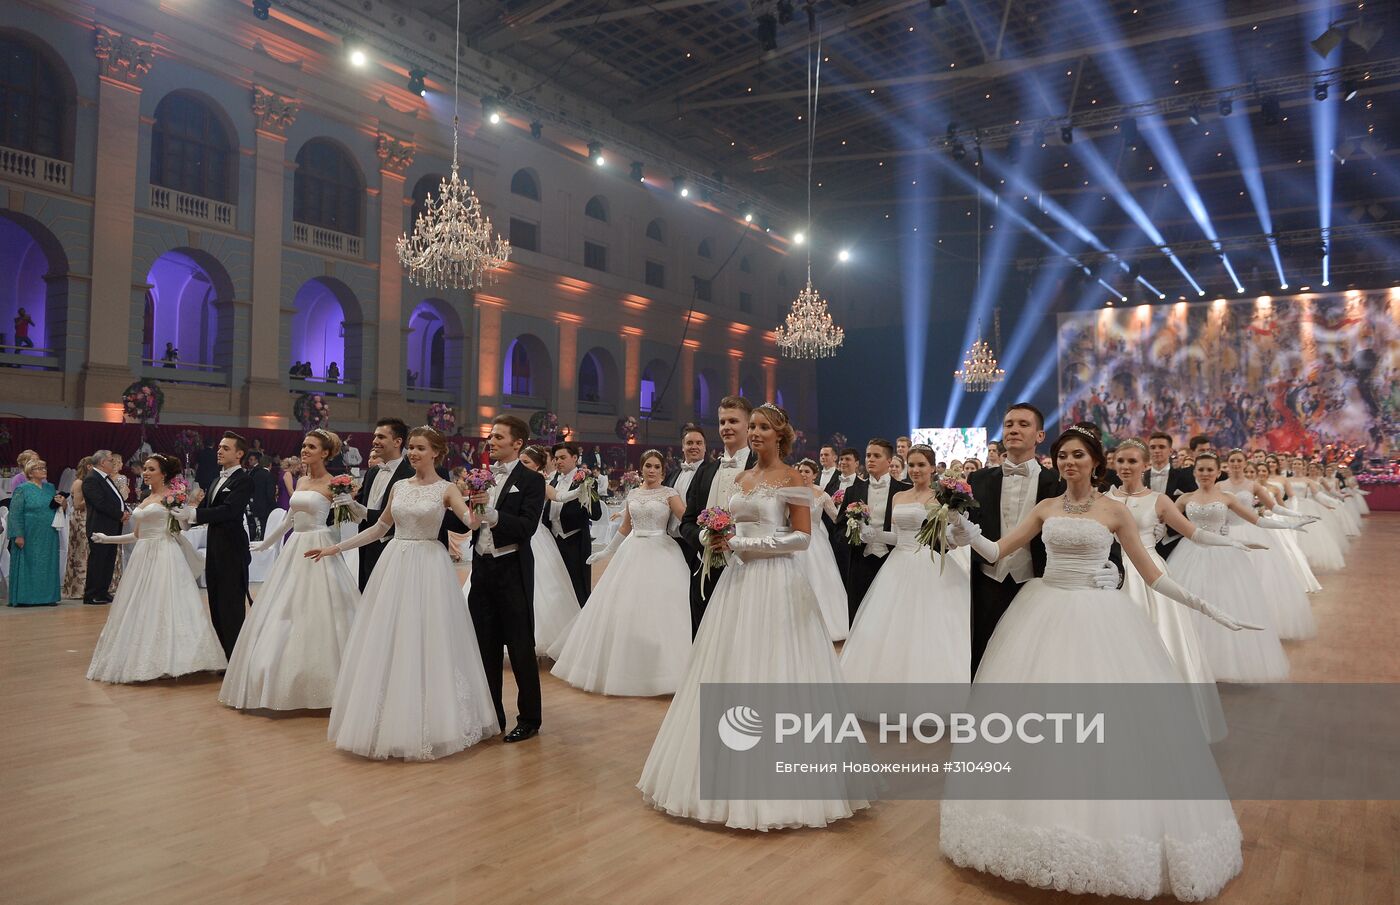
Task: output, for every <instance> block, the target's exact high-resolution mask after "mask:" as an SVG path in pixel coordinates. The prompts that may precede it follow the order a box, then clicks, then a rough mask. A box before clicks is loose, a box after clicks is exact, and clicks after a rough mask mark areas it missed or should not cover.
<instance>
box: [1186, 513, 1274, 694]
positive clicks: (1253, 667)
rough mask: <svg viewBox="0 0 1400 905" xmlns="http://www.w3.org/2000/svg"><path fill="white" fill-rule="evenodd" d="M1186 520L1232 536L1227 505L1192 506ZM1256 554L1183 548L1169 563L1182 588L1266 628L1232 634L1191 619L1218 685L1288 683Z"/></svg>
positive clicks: (1188, 545) (1197, 618)
mask: <svg viewBox="0 0 1400 905" xmlns="http://www.w3.org/2000/svg"><path fill="white" fill-rule="evenodd" d="M1186 517H1187V518H1189V519H1190V520H1191V521H1192V523H1193V524H1195V525H1196V526H1197V527H1198V528H1200V529H1201V530H1203V531H1210V532H1212V533H1214V534H1222V535H1228V534H1229V533H1230V529H1229V527H1228V526H1229V522H1230V509H1229V507H1227V506H1226V505H1225V504H1224V503H1218V502H1217V503H1205V504H1201V503H1194V502H1193V503H1187V504H1186ZM1269 533H1270V534H1273V533H1275V532H1272V531H1270V532H1269ZM1256 555H1258V553H1257V552H1255V553H1246V552H1244V551H1243V550H1236V549H1235V548H1233V547H1206V546H1202V545H1200V544H1192V543H1178V544H1177V545H1176V549H1175V550H1173V551H1172V555H1171V558H1170V559H1168V560H1167V565H1168V568H1169V570H1170V572H1171V574H1172V578H1174V579H1176V581H1177V582H1178V583H1179V584H1181V586H1182V587H1184V588H1186V589H1187V590H1189V591H1191V592H1192V593H1195V594H1198V595H1200V596H1201V597H1204V598H1205V599H1206V600H1209V601H1210V602H1211V603H1212V604H1213V605H1215V606H1217V607H1219V608H1220V609H1222V610H1224V611H1225V612H1227V613H1229V614H1230V615H1232V616H1234V617H1235V618H1236V619H1240V620H1243V621H1244V622H1252V623H1254V624H1255V625H1262V626H1265V628H1264V630H1263V631H1259V632H1255V631H1247V632H1232V631H1230V630H1229V629H1227V628H1225V627H1224V626H1221V625H1217V624H1216V623H1214V622H1212V621H1211V620H1209V619H1207V618H1206V617H1205V616H1202V615H1201V614H1200V613H1192V614H1191V618H1192V620H1193V621H1194V622H1195V623H1196V632H1197V634H1199V635H1200V638H1201V650H1202V651H1203V652H1204V653H1205V656H1206V661H1207V662H1208V663H1210V668H1211V672H1213V673H1215V678H1216V681H1218V682H1282V681H1283V680H1285V679H1287V678H1288V655H1287V654H1285V653H1284V651H1283V645H1282V644H1280V643H1279V638H1278V631H1277V629H1276V628H1275V627H1274V622H1275V616H1274V613H1273V610H1272V609H1271V608H1270V606H1269V603H1268V601H1266V600H1264V599H1263V594H1262V590H1261V588H1260V584H1259V580H1258V577H1257V575H1256V573H1255V571H1254V568H1253V567H1252V566H1251V565H1250V563H1249V558H1250V557H1251V556H1256Z"/></svg>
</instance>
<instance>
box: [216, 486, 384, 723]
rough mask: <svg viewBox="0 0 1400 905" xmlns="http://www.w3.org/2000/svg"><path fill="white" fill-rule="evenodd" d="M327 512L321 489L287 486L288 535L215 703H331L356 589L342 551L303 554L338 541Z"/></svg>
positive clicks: (290, 706) (289, 706)
mask: <svg viewBox="0 0 1400 905" xmlns="http://www.w3.org/2000/svg"><path fill="white" fill-rule="evenodd" d="M330 511H331V500H330V498H329V497H327V496H326V495H325V494H324V493H321V492H320V491H316V490H297V491H293V492H292V498H291V502H290V504H289V505H288V507H287V518H288V520H289V521H290V522H291V523H292V536H291V539H290V540H288V541H287V543H286V544H285V545H283V547H282V550H281V552H280V553H279V554H278V556H277V559H276V560H274V562H273V564H272V571H271V572H270V573H269V574H268V576H267V580H266V581H264V582H263V586H262V590H261V591H260V592H259V593H258V597H257V600H255V601H253V609H252V611H251V612H250V613H249V614H248V620H247V621H246V622H244V623H243V631H242V632H240V633H239V635H238V643H237V644H235V645H234V648H233V655H232V656H231V657H229V661H228V672H226V673H225V674H224V685H223V687H222V688H221V689H219V701H220V703H223V704H227V705H228V706H230V707H236V708H239V709H241V710H252V709H264V710H320V709H324V708H326V707H329V706H331V699H332V696H333V695H334V694H335V680H336V677H337V676H338V675H339V674H340V658H341V652H342V651H344V649H345V643H346V641H347V640H348V639H349V637H350V625H351V623H353V622H354V620H355V607H356V605H358V604H359V602H360V589H359V586H358V584H357V582H356V579H355V576H354V575H352V574H351V572H350V567H349V565H348V564H347V563H346V562H345V559H344V557H341V556H328V557H325V558H324V559H322V560H321V561H320V562H313V561H312V560H309V559H307V558H306V557H305V556H304V555H303V554H305V553H306V551H307V550H314V549H317V548H324V547H329V546H331V545H332V544H335V543H336V542H337V541H338V540H340V531H339V529H332V528H330V527H328V526H327V524H326V517H327V516H328V515H330ZM279 533H280V532H279Z"/></svg>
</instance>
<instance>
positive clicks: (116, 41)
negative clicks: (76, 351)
mask: <svg viewBox="0 0 1400 905" xmlns="http://www.w3.org/2000/svg"><path fill="white" fill-rule="evenodd" d="M93 52H94V53H95V54H96V56H97V64H98V65H97V68H98V84H97V149H96V168H97V173H96V180H95V183H94V190H93V199H92V295H91V300H90V305H89V309H88V323H87V336H88V348H87V362H86V364H85V366H84V368H83V372H82V377H81V379H80V383H79V390H78V400H79V405H80V406H81V408H82V415H81V417H82V418H84V419H91V420H103V419H105V418H109V417H110V413H111V411H112V409H111V403H113V402H114V401H116V400H117V397H118V396H119V394H120V393H121V391H122V390H123V389H125V387H126V385H127V384H128V383H130V382H131V380H132V377H133V374H132V371H131V336H132V331H131V312H132V310H133V309H132V304H131V298H132V292H133V291H134V289H135V286H134V284H133V282H132V273H131V258H132V248H133V242H134V238H133V237H134V233H135V226H136V218H135V213H136V211H135V205H134V203H133V202H134V199H135V198H136V171H137V159H138V156H139V137H140V132H141V118H140V116H141V87H140V82H141V79H142V77H143V76H145V74H146V73H147V72H150V70H151V66H152V64H153V63H154V62H155V47H154V45H152V44H149V43H146V42H145V41H139V40H137V39H135V38H133V37H131V36H130V35H123V34H118V33H117V32H115V31H112V30H111V29H109V28H105V27H103V26H100V25H99V26H97V27H96V28H95V29H94V36H93ZM140 276H141V277H142V278H143V279H144V277H145V274H141V275H140Z"/></svg>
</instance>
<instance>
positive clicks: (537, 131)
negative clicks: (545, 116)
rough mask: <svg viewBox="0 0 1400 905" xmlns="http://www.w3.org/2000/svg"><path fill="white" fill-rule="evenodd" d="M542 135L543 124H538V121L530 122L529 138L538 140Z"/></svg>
mask: <svg viewBox="0 0 1400 905" xmlns="http://www.w3.org/2000/svg"><path fill="white" fill-rule="evenodd" d="M542 135H544V123H542V122H540V121H539V120H535V121H533V122H531V123H530V137H531V138H533V139H536V140H538V139H539V138H540V136H542Z"/></svg>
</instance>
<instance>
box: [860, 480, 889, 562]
mask: <svg viewBox="0 0 1400 905" xmlns="http://www.w3.org/2000/svg"><path fill="white" fill-rule="evenodd" d="M865 504H866V505H867V506H869V507H870V525H871V527H873V528H875V529H876V530H877V531H883V530H884V527H885V512H886V511H887V510H888V509H889V505H890V476H889V475H888V474H887V475H885V476H884V477H883V478H871V479H870V482H869V488H868V489H867V490H866V492H865ZM889 552H890V548H889V547H887V546H885V545H884V544H883V543H881V542H880V541H871V542H870V543H868V544H866V545H865V555H866V556H885V555H887V554H888V553H889Z"/></svg>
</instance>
